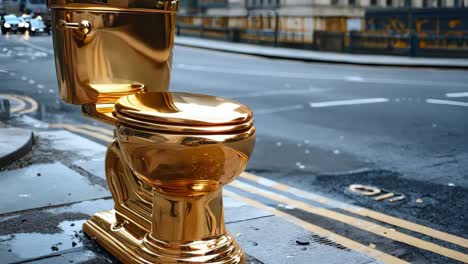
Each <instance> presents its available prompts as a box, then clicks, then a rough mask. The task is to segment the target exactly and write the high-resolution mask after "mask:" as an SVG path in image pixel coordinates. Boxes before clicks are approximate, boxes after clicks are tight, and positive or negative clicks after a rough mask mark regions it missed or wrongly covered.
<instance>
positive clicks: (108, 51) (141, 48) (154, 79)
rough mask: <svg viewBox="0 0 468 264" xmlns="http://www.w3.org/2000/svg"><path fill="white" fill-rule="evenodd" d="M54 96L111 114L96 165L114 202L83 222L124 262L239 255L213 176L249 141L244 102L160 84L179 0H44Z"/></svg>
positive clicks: (240, 159) (227, 178)
mask: <svg viewBox="0 0 468 264" xmlns="http://www.w3.org/2000/svg"><path fill="white" fill-rule="evenodd" d="M48 5H49V7H50V8H51V9H52V19H53V21H52V23H53V25H54V28H53V36H54V49H55V61H56V70H57V79H58V84H59V91H60V96H61V99H62V100H63V101H65V102H67V103H72V104H79V105H82V106H83V108H82V109H83V113H84V114H85V115H87V116H90V117H93V118H95V119H97V120H100V121H103V122H107V123H110V124H113V125H115V140H114V142H113V143H112V144H111V145H110V146H109V148H108V151H107V154H106V161H105V170H106V177H107V183H108V185H109V189H110V190H111V193H112V196H113V199H114V202H115V207H114V209H113V210H109V211H103V212H98V213H96V214H95V215H94V216H93V217H92V218H91V219H90V220H89V221H87V222H86V223H85V224H84V225H83V230H84V231H85V233H86V234H88V235H89V236H90V237H91V238H93V239H95V240H96V241H97V242H98V243H99V244H100V245H101V246H103V247H104V248H105V249H106V250H108V251H109V252H110V253H112V254H113V255H114V256H116V257H117V258H118V259H119V260H121V261H122V262H124V263H220V264H221V263H245V257H244V253H243V251H242V249H241V248H240V247H239V245H238V244H237V243H236V241H235V240H234V238H233V237H232V236H231V235H229V233H227V232H226V230H225V226H224V211H223V203H222V201H223V199H222V187H223V185H225V184H227V183H229V182H231V181H233V180H234V179H235V178H236V177H237V176H238V175H239V174H240V173H241V172H242V171H243V169H244V168H245V166H246V164H247V162H248V160H249V157H250V155H251V153H252V150H253V147H254V142H255V128H254V127H253V115H252V112H251V110H250V109H249V108H248V107H246V106H244V105H242V104H240V103H237V102H235V101H231V100H227V99H222V98H219V97H214V96H208V95H201V94H189V93H176V92H173V93H171V92H168V87H169V80H170V73H171V61H172V48H173V43H174V41H173V39H174V28H175V12H176V11H177V8H178V1H148V0H135V1H120V0H119V1H102V2H99V1H90V0H49V1H48Z"/></svg>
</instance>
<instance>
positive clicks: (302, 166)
mask: <svg viewBox="0 0 468 264" xmlns="http://www.w3.org/2000/svg"><path fill="white" fill-rule="evenodd" d="M296 166H297V167H298V168H299V169H301V170H303V169H305V165H304V164H302V163H301V162H296Z"/></svg>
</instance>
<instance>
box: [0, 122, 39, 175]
mask: <svg viewBox="0 0 468 264" xmlns="http://www.w3.org/2000/svg"><path fill="white" fill-rule="evenodd" d="M32 144H33V133H32V131H31V130H29V129H22V128H14V127H8V128H0V168H1V167H3V166H5V165H8V164H10V163H12V162H13V161H15V160H17V159H19V158H21V157H22V156H24V155H25V154H26V153H28V152H29V151H30V150H31V149H32Z"/></svg>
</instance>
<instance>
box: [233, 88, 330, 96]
mask: <svg viewBox="0 0 468 264" xmlns="http://www.w3.org/2000/svg"><path fill="white" fill-rule="evenodd" d="M324 90H325V89H320V88H313V87H311V88H309V89H289V90H269V91H260V92H252V93H244V94H239V95H234V96H231V98H252V97H262V96H275V95H295V94H299V95H302V94H307V93H312V92H319V91H324Z"/></svg>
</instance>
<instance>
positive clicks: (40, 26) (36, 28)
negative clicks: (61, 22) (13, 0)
mask: <svg viewBox="0 0 468 264" xmlns="http://www.w3.org/2000/svg"><path fill="white" fill-rule="evenodd" d="M27 23H29V27H28V29H27V30H28V31H29V34H30V35H36V34H48V35H50V27H48V26H47V25H46V24H45V23H44V21H42V19H38V18H31V19H29V20H28V22H27Z"/></svg>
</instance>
